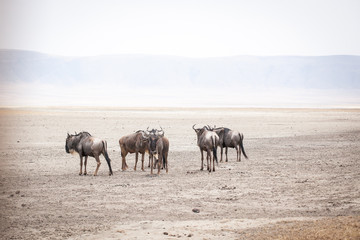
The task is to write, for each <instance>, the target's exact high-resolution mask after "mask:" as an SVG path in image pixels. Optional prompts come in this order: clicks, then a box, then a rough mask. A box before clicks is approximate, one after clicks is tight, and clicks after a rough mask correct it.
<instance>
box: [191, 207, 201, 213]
mask: <svg viewBox="0 0 360 240" xmlns="http://www.w3.org/2000/svg"><path fill="white" fill-rule="evenodd" d="M192 211H193V212H194V213H199V212H200V209H198V208H194V209H193V210H192Z"/></svg>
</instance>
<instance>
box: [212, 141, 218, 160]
mask: <svg viewBox="0 0 360 240" xmlns="http://www.w3.org/2000/svg"><path fill="white" fill-rule="evenodd" d="M211 140H212V143H213V157H214V158H215V160H216V163H218V159H217V153H216V151H217V146H218V143H217V142H216V138H215V137H214V136H212V137H211Z"/></svg>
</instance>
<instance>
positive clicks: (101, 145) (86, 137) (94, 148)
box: [65, 132, 113, 176]
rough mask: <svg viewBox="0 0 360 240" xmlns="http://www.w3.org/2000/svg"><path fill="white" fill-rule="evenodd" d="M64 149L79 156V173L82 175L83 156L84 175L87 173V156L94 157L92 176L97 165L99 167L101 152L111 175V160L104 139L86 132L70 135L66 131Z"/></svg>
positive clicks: (96, 171)
mask: <svg viewBox="0 0 360 240" xmlns="http://www.w3.org/2000/svg"><path fill="white" fill-rule="evenodd" d="M65 150H66V152H67V153H70V152H74V151H75V152H77V153H78V154H79V156H80V172H79V175H82V165H83V157H85V171H84V175H86V174H87V171H86V165H87V158H88V156H90V157H94V158H95V159H96V162H97V166H96V170H95V173H94V176H96V175H97V173H98V170H99V167H100V164H101V163H100V158H99V156H100V154H102V155H103V156H104V157H105V159H106V162H107V164H108V166H109V171H110V172H109V175H112V174H113V172H112V169H111V163H110V162H111V160H110V158H109V156H108V153H107V143H106V141H104V140H102V139H100V138H96V137H93V136H91V135H90V133H88V132H81V133H78V134H75V135H70V134H69V133H68V135H67V138H66V142H65Z"/></svg>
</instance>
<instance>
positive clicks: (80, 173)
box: [79, 155, 82, 175]
mask: <svg viewBox="0 0 360 240" xmlns="http://www.w3.org/2000/svg"><path fill="white" fill-rule="evenodd" d="M79 175H82V156H81V155H80V172H79Z"/></svg>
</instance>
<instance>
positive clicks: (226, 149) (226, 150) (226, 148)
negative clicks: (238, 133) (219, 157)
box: [225, 147, 228, 162]
mask: <svg viewBox="0 0 360 240" xmlns="http://www.w3.org/2000/svg"><path fill="white" fill-rule="evenodd" d="M227 152H228V147H225V157H226V160H225V161H226V162H227V161H228V155H227Z"/></svg>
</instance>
